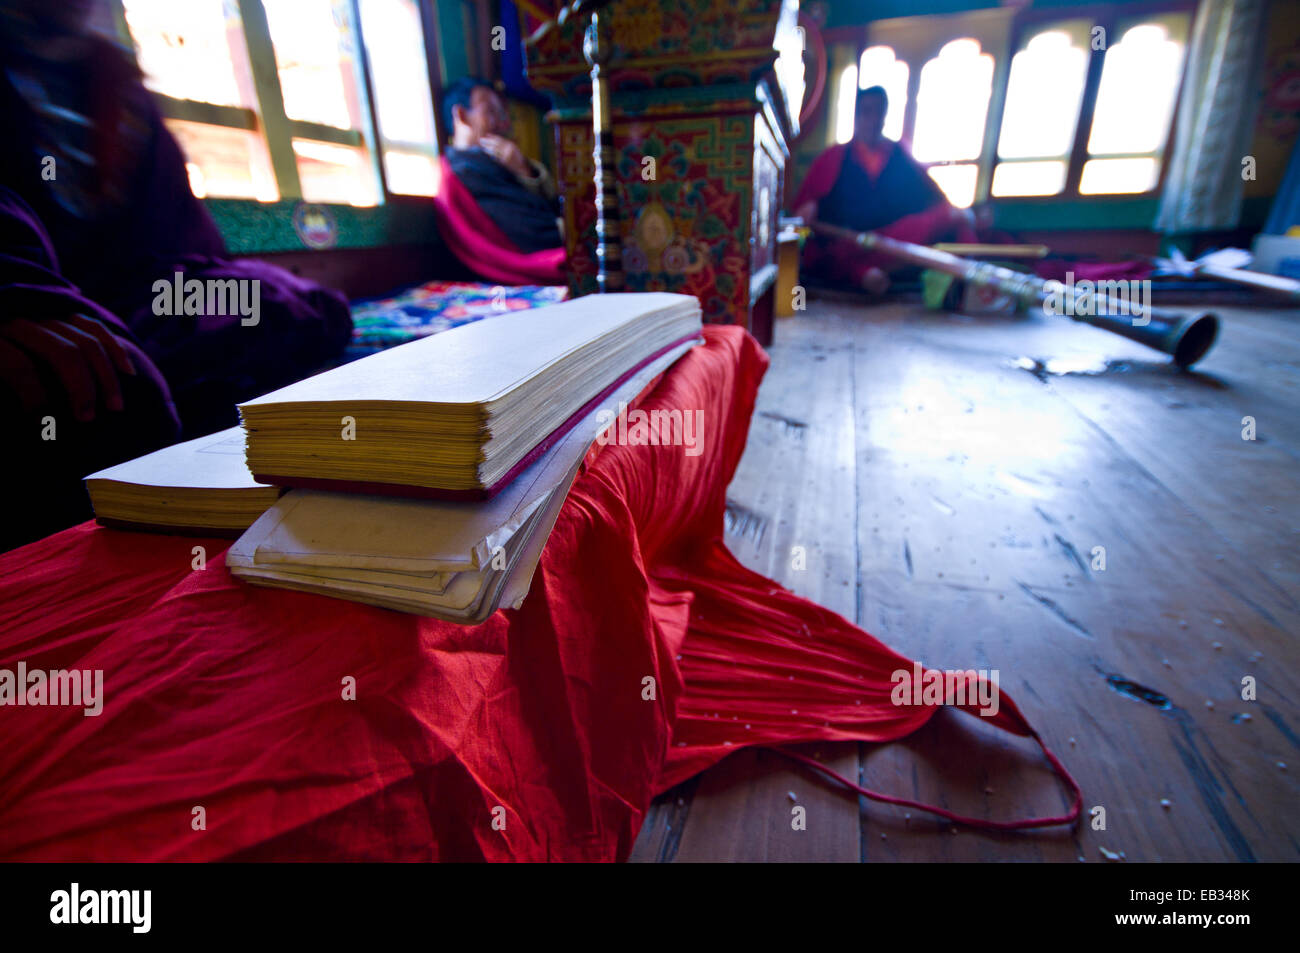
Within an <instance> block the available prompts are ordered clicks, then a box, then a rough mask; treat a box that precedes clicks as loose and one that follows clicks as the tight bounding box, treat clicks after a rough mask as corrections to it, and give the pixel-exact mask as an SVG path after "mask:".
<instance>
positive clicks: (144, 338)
mask: <svg viewBox="0 0 1300 953" xmlns="http://www.w3.org/2000/svg"><path fill="white" fill-rule="evenodd" d="M64 70H65V71H64V72H63V73H61V74H60V77H59V78H60V81H61V88H62V89H72V90H79V91H82V95H83V97H84V99H85V100H86V102H85V103H84V104H83V105H84V108H86V109H87V110H88V111H89V112H90V113H91V114H92V115H97V116H100V117H101V118H100V120H99V127H102V133H101V134H99V135H97V136H96V137H95V139H94V141H95V142H96V143H99V144H100V146H101V148H102V151H103V152H104V153H105V157H103V158H102V159H101V162H100V166H99V167H96V168H94V169H92V170H91V173H90V174H91V175H92V176H94V175H97V176H98V179H97V180H96V179H92V180H91V181H90V182H89V185H90V188H85V186H86V185H87V183H86V182H81V181H72V182H69V181H68V180H67V179H66V178H65V171H64V170H65V169H66V170H68V171H69V172H79V171H81V170H82V168H83V166H82V165H79V164H77V163H75V162H74V161H73V160H72V159H70V158H64V157H60V156H55V160H56V168H57V169H58V170H59V171H58V175H57V176H56V178H55V179H54V180H53V181H46V180H45V179H44V178H43V177H42V171H43V165H42V158H43V156H42V152H43V151H44V150H47V149H49V148H50V147H51V135H50V133H49V128H48V123H43V122H42V120H41V119H39V118H38V116H37V114H36V111H35V110H34V109H33V108H31V105H30V103H29V102H28V101H27V100H25V99H24V97H23V96H22V95H20V93H19V91H18V89H17V87H16V86H15V85H14V84H13V83H12V82H11V81H10V79H9V77H8V75H7V74H6V73H0V118H2V119H3V122H4V124H5V127H6V129H7V130H9V131H10V132H11V135H12V138H10V139H9V141H8V144H7V147H6V149H4V150H0V185H2V186H5V187H8V188H10V189H12V190H13V191H14V192H16V193H17V195H18V196H20V197H21V198H22V199H23V200H24V201H25V202H26V203H27V205H28V206H29V207H30V209H31V211H32V212H33V213H34V214H35V216H36V217H37V219H38V221H39V223H40V224H41V225H42V226H43V227H44V228H43V231H44V232H45V234H46V235H47V236H48V238H49V243H50V245H51V246H52V249H53V252H54V253H55V256H56V259H55V260H56V261H57V264H56V265H55V268H56V269H57V271H58V273H59V275H60V276H61V277H62V278H63V279H65V280H66V282H68V283H71V284H72V285H75V286H76V288H78V289H79V291H80V294H81V295H82V296H83V297H84V298H86V299H89V300H90V301H93V302H97V303H98V304H99V305H102V306H103V308H104V309H107V310H108V311H109V312H111V313H112V314H115V315H118V316H119V317H120V318H122V320H123V323H124V324H125V325H126V327H127V328H128V329H129V330H130V332H131V333H132V334H133V335H134V336H135V338H136V340H137V341H138V342H139V344H140V346H141V347H142V348H143V349H144V351H145V353H147V354H148V355H149V357H150V358H151V359H152V360H153V362H154V363H155V364H157V366H158V368H159V369H160V370H161V371H162V373H163V376H164V377H165V378H166V380H167V383H168V385H169V386H170V388H171V391H172V394H173V396H174V398H175V402H176V407H177V408H178V410H179V411H180V415H181V421H182V424H183V426H184V429H185V434H186V436H192V435H199V434H203V433H207V432H210V431H212V430H216V429H219V428H221V427H226V426H230V425H232V424H233V423H235V422H236V420H237V415H236V411H235V403H236V402H238V401H242V400H247V399H249V398H251V397H255V396H258V395H259V394H262V393H265V392H267V391H270V390H274V389H275V388H277V387H281V386H283V385H284V384H288V383H291V382H293V381H295V380H298V379H300V378H302V377H304V376H306V375H308V374H310V373H312V372H314V371H316V370H318V369H319V368H321V367H322V366H323V365H325V364H327V363H328V362H330V361H332V360H334V359H336V358H337V357H339V356H340V355H341V354H342V352H343V349H344V348H345V347H346V345H347V342H348V340H349V339H350V336H351V331H352V319H351V315H350V313H349V311H348V306H347V300H346V298H345V297H344V296H343V295H342V294H341V293H340V292H338V291H334V290H332V289H328V288H324V287H321V286H320V285H316V284H314V283H312V282H309V281H305V280H303V279H300V278H297V277H295V276H294V275H291V274H290V273H288V272H287V271H285V270H283V269H281V268H278V267H276V266H274V265H270V264H267V263H265V262H258V261H252V260H246V259H241V260H232V259H230V257H229V255H228V253H227V251H226V248H225V243H224V242H223V241H222V238H221V235H220V233H219V232H218V231H217V228H216V224H215V223H214V222H213V220H212V217H211V215H210V214H209V213H208V211H207V208H206V207H205V206H204V205H203V203H202V202H201V201H199V200H198V199H196V198H195V197H194V195H193V193H192V192H191V191H190V187H189V177H188V175H187V173H186V170H185V160H184V157H183V155H182V153H181V150H180V147H179V146H178V145H177V144H176V141H175V140H174V139H173V138H172V136H171V135H170V133H168V131H167V129H166V127H165V126H164V124H163V122H162V117H161V116H160V114H159V113H158V110H157V108H156V107H155V106H154V103H153V99H152V97H151V96H150V94H149V93H148V91H147V90H146V89H145V88H144V86H143V85H142V84H141V83H140V82H139V80H138V78H137V77H136V73H135V67H134V64H133V63H131V62H130V61H129V58H127V57H126V56H124V54H123V53H122V52H121V51H120V50H118V49H116V48H115V47H112V46H110V45H109V44H107V43H104V44H102V48H101V50H100V53H99V54H97V55H95V56H93V57H88V58H86V59H84V60H82V61H79V62H77V63H74V64H71V65H68V66H66V67H64ZM106 91H112V94H111V95H109V93H107V92H106ZM56 144H57V140H56ZM84 174H85V173H83V175H84ZM96 186H99V188H98V189H96V188H95V187H96ZM74 187H81V188H80V192H81V193H87V194H90V195H91V196H92V198H97V199H99V201H98V202H97V203H93V204H92V207H91V210H90V211H89V212H88V213H87V212H82V211H80V206H82V205H86V204H91V203H84V202H83V203H77V202H72V201H70V200H69V197H70V196H71V195H72V194H73V189H74ZM60 190H64V191H63V192H62V193H61V192H60ZM78 197H80V195H79V196H78ZM71 209H77V211H73V210H71ZM177 271H182V272H185V277H186V278H187V279H188V278H200V279H205V280H206V279H231V278H233V279H257V280H258V281H259V282H260V292H261V308H260V320H259V322H258V324H257V325H256V326H244V325H242V323H241V316H240V315H239V314H227V315H216V314H214V315H198V316H184V315H179V316H161V317H160V316H155V315H154V313H153V302H154V297H155V294H154V291H153V286H154V283H155V282H156V281H159V280H161V279H166V280H168V281H170V280H172V276H173V275H174V274H175V272H177ZM0 284H4V285H10V284H12V279H11V278H10V276H9V275H8V274H4V275H0ZM56 310H57V309H56ZM100 310H102V309H100Z"/></svg>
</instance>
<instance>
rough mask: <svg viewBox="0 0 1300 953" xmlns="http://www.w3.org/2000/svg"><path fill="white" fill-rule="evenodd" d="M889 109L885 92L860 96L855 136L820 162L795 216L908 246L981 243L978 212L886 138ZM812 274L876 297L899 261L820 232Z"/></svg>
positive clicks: (812, 244) (808, 256) (813, 240)
mask: <svg viewBox="0 0 1300 953" xmlns="http://www.w3.org/2000/svg"><path fill="white" fill-rule="evenodd" d="M888 106H889V100H888V96H887V94H886V93H885V90H884V87H881V86H872V87H870V88H869V89H864V90H861V91H859V92H858V96H857V101H856V103H855V109H854V121H853V138H852V139H851V140H849V142H847V143H845V144H843V145H837V146H832V147H831V148H829V149H827V150H826V151H825V152H823V153H822V154H821V155H820V156H818V157H817V159H816V161H815V162H813V165H812V168H811V169H810V170H809V171H808V177H807V178H806V179H805V180H804V183H803V188H801V189H800V190H799V197H798V198H797V199H796V200H795V214H796V215H799V216H800V217H802V218H803V220H804V222H805V223H811V222H813V221H819V222H825V223H827V224H829V225H838V226H840V227H841V228H850V229H852V230H853V231H855V232H866V231H874V232H879V233H880V234H882V235H887V236H889V237H890V238H896V239H899V240H900V241H905V242H915V243H917V244H922V245H926V244H930V243H933V242H939V241H961V242H973V241H975V240H976V237H975V232H974V228H973V221H974V220H973V218H972V216H971V214H970V212H968V211H965V210H961V209H955V208H953V207H952V206H951V205H949V204H948V200H947V199H946V198H944V194H943V192H942V191H941V190H940V189H939V186H938V185H936V184H935V181H934V180H933V179H932V178H930V176H929V175H928V174H927V173H926V171H925V169H923V168H922V167H921V165H920V164H919V163H918V162H917V161H916V160H915V159H913V158H912V157H911V156H910V155H908V154H907V151H906V150H905V149H903V147H902V146H900V145H899V144H898V143H896V142H893V141H892V140H889V139H886V138H885V136H884V128H885V113H886V111H887V109H888ZM804 255H805V259H804V266H805V268H807V270H808V271H809V273H811V274H813V275H818V276H820V277H823V278H825V279H826V280H828V281H832V282H834V283H836V284H845V283H849V284H852V285H853V286H854V287H856V288H863V289H865V290H867V291H870V292H871V293H872V294H882V293H884V291H885V290H886V289H887V288H888V287H889V274H888V273H889V271H890V270H893V269H896V268H898V267H903V266H902V265H901V263H899V262H898V261H897V259H892V258H890V257H888V256H886V255H881V254H879V253H874V252H868V251H865V250H864V249H862V248H861V247H860V246H858V245H856V244H854V243H853V242H852V241H849V240H847V239H840V238H828V237H826V236H824V235H816V234H814V235H813V236H812V237H810V238H809V240H808V244H807V246H806V247H805V249H804Z"/></svg>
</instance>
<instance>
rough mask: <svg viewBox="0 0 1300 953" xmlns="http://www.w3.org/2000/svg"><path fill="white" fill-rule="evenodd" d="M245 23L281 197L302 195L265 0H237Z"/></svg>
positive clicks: (264, 127)
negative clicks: (263, 4)
mask: <svg viewBox="0 0 1300 953" xmlns="http://www.w3.org/2000/svg"><path fill="white" fill-rule="evenodd" d="M236 2H237V3H238V5H239V15H240V18H241V19H242V20H243V24H244V42H245V44H246V45H247V47H248V62H249V66H250V68H251V69H252V72H253V86H254V88H255V89H256V90H257V102H258V106H259V108H260V112H261V116H262V129H263V132H264V133H265V135H266V147H267V150H268V151H269V152H270V153H271V168H272V170H273V171H274V172H275V181H276V184H277V185H278V186H279V189H280V197H281V198H286V199H298V198H302V182H301V180H300V179H299V177H298V160H297V157H296V156H295V155H294V151H293V130H292V126H291V125H290V122H289V117H288V116H286V115H285V112H284V95H283V94H282V93H281V91H280V73H279V70H278V69H277V67H276V63H275V47H274V46H273V45H272V44H271V27H270V25H269V24H268V23H267V20H266V10H265V9H264V8H263V6H262V0H236Z"/></svg>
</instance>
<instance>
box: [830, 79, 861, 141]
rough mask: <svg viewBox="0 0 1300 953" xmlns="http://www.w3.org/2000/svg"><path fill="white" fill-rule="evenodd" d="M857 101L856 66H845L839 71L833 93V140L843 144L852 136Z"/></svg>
mask: <svg viewBox="0 0 1300 953" xmlns="http://www.w3.org/2000/svg"><path fill="white" fill-rule="evenodd" d="M857 101H858V68H857V67H856V66H846V67H844V71H843V72H842V73H840V86H839V89H838V90H837V91H836V93H835V141H836V142H838V143H840V144H841V145H843V144H844V143H846V142H848V141H849V140H850V139H852V138H853V113H854V107H855V106H856V105H857Z"/></svg>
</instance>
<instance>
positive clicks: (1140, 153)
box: [1079, 22, 1185, 195]
mask: <svg viewBox="0 0 1300 953" xmlns="http://www.w3.org/2000/svg"><path fill="white" fill-rule="evenodd" d="M1169 33H1170V28H1169V26H1168V25H1167V24H1162V23H1158V22H1157V23H1141V24H1138V25H1136V26H1132V27H1130V28H1129V29H1128V30H1127V31H1126V32H1125V33H1123V35H1122V38H1121V39H1120V41H1119V42H1118V43H1116V44H1115V45H1114V46H1112V47H1111V48H1110V49H1109V50H1108V51H1107V53H1106V65H1105V67H1104V68H1103V69H1102V72H1101V85H1100V87H1098V89H1097V109H1096V112H1095V113H1094V116H1093V121H1092V133H1091V135H1089V137H1088V161H1087V162H1085V163H1084V165H1083V175H1082V177H1081V179H1080V181H1079V192H1080V193H1081V194H1083V195H1100V194H1105V193H1116V192H1129V193H1132V192H1149V191H1151V190H1152V189H1154V188H1155V187H1156V182H1157V181H1158V180H1159V178H1160V160H1161V158H1162V155H1163V152H1164V145H1165V140H1166V139H1167V138H1168V136H1169V126H1170V124H1171V123H1172V122H1173V118H1174V107H1175V106H1176V105H1177V99H1178V84H1179V80H1180V79H1181V77H1182V68H1183V43H1182V42H1181V39H1182V37H1181V36H1180V38H1179V40H1175V39H1173V38H1171V37H1170V35H1169ZM1183 33H1184V35H1185V30H1184V31H1183ZM1094 157H1100V158H1094Z"/></svg>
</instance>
